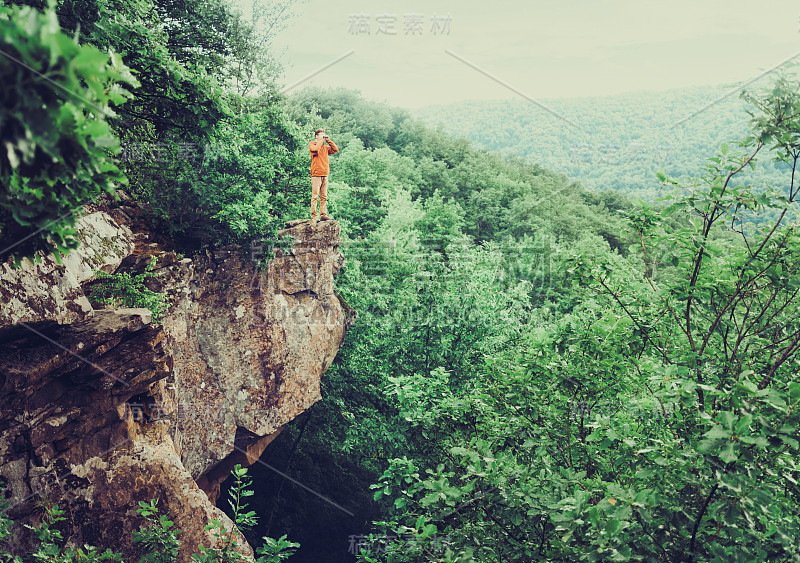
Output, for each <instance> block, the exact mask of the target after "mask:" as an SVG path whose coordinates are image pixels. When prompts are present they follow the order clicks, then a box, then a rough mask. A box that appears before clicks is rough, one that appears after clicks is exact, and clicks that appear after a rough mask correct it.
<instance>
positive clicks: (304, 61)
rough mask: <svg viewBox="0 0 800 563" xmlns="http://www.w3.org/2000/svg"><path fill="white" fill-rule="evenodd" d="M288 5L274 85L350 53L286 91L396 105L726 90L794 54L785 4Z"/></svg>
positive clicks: (799, 18) (796, 42)
mask: <svg viewBox="0 0 800 563" xmlns="http://www.w3.org/2000/svg"><path fill="white" fill-rule="evenodd" d="M233 1H234V2H238V3H240V4H241V5H242V6H243V10H244V11H245V13H247V10H248V5H249V4H250V3H251V2H252V0H233ZM287 12H291V17H290V19H289V21H288V22H287V27H286V29H284V30H283V31H281V32H280V33H279V34H278V35H276V36H275V38H274V39H273V47H272V49H273V52H275V53H278V54H280V57H279V60H280V61H281V63H282V64H283V66H284V75H283V78H282V80H281V83H282V85H283V86H284V87H287V86H292V85H294V84H295V83H296V82H298V81H300V80H302V79H304V78H306V77H307V76H308V75H310V74H312V73H314V72H316V71H318V70H319V69H321V68H322V67H324V66H326V65H328V64H329V63H331V62H332V61H334V60H336V59H338V58H340V57H342V56H344V55H347V54H348V53H350V52H351V51H352V54H350V55H348V56H346V57H344V58H342V59H341V60H340V61H339V62H337V63H335V64H333V65H331V66H330V67H329V68H326V69H325V70H322V71H321V72H319V73H318V74H316V75H315V76H314V77H312V78H309V79H308V80H306V81H304V82H303V83H302V84H300V85H297V86H296V87H295V88H293V89H292V90H296V89H300V88H303V87H305V86H317V87H323V88H324V87H328V86H344V87H347V88H351V89H355V90H360V91H361V92H362V94H363V95H364V96H365V97H367V98H369V99H373V100H377V101H385V102H388V103H389V104H390V105H394V106H401V107H407V108H415V107H420V106H424V105H428V104H438V103H449V102H456V101H461V100H482V99H486V100H488V99H509V98H516V97H520V96H521V95H524V96H528V97H530V98H533V99H537V100H539V99H541V100H547V99H553V98H561V97H584V96H596V95H607V94H616V93H621V92H630V91H641V90H649V91H661V90H668V89H671V88H679V87H685V86H696V85H718V84H726V85H730V86H731V87H733V86H735V85H736V84H739V83H742V82H745V81H747V80H749V79H751V78H753V77H755V76H757V75H759V74H760V73H762V72H764V71H765V70H767V69H770V68H772V67H774V66H776V65H778V64H779V63H781V62H782V61H785V60H786V59H788V58H789V57H792V56H793V55H795V54H797V55H798V58H797V59H796V60H798V61H800V2H796V1H795V2H790V1H784V0H765V1H763V2H751V1H743V0H690V1H687V0H670V1H664V0H660V1H657V2H656V1H652V0H565V1H564V2H560V3H559V2H555V1H552V0H549V1H544V0H529V1H521V0H460V1H458V2H455V1H448V0H429V1H427V2H424V1H419V0H411V1H404V2H386V1H384V0H328V1H324V0H297V1H296V2H295V3H294V4H293V5H292V6H290V8H289V9H288V10H287ZM415 21H416V22H419V23H418V24H417V26H416V27H414V26H413V25H412V22H415ZM381 22H384V23H383V24H382V23H381ZM358 23H360V24H361V25H360V26H358V25H354V24H358ZM391 23H393V26H392V25H390V24H391ZM364 24H366V25H364ZM437 24H438V25H437ZM448 25H449V31H448V30H447V26H448ZM367 26H368V29H367ZM381 26H383V30H382V31H386V32H391V31H392V27H393V29H394V31H395V33H394V34H391V33H384V32H379V28H380V27H381ZM407 26H410V27H411V28H412V29H410V30H407V29H406V27H407ZM434 28H435V29H434ZM407 31H409V32H408V33H407ZM447 51H450V54H449V53H448V52H447ZM487 74H489V75H492V76H494V77H496V78H497V79H499V80H501V81H503V82H505V83H506V84H508V85H509V86H511V87H513V88H514V89H516V90H517V91H518V92H517V93H515V92H513V91H512V90H511V89H509V88H507V87H505V86H503V85H501V84H498V83H497V81H495V80H493V79H492V78H490V77H489V76H487Z"/></svg>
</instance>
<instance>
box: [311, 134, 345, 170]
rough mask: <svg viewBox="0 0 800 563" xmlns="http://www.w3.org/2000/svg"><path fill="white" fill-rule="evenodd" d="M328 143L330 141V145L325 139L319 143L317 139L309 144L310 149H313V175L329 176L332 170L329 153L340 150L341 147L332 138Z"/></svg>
mask: <svg viewBox="0 0 800 563" xmlns="http://www.w3.org/2000/svg"><path fill="white" fill-rule="evenodd" d="M328 143H330V146H328V145H326V144H325V141H321V142H319V143H318V142H317V141H311V143H309V145H308V150H309V151H311V175H312V176H327V175H328V173H329V172H330V165H329V164H328V155H329V154H336V153H337V152H339V147H337V146H336V144H335V143H334V142H333V141H331V140H330V139H328Z"/></svg>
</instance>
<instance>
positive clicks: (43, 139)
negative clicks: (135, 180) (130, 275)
mask: <svg viewBox="0 0 800 563" xmlns="http://www.w3.org/2000/svg"><path fill="white" fill-rule="evenodd" d="M0 37H2V40H1V41H2V43H0V44H1V45H2V50H3V53H2V55H1V56H0V82H2V84H3V88H2V92H0V131H2V150H0V188H1V189H0V254H2V255H3V257H7V256H12V257H13V258H14V260H15V261H16V262H17V263H19V261H20V260H21V258H22V257H26V256H29V257H30V256H33V255H34V253H35V252H36V251H37V250H41V251H44V252H45V253H51V252H52V253H54V254H55V256H56V259H58V258H59V257H60V255H62V254H64V253H66V252H68V251H69V250H70V249H72V248H76V247H77V245H78V239H77V237H76V236H75V230H74V228H73V227H74V225H75V219H76V217H75V215H74V211H75V208H76V207H78V206H80V205H82V204H83V203H85V202H87V201H90V200H92V199H93V198H95V197H97V196H98V195H99V194H100V193H102V192H104V191H105V192H110V193H113V192H114V190H115V189H116V187H118V186H119V185H120V184H124V183H127V179H126V178H125V176H124V175H123V174H122V172H121V171H120V169H119V168H118V166H117V164H116V163H115V161H114V159H113V158H112V155H114V154H117V153H119V152H120V145H119V141H118V139H117V138H116V137H115V136H114V135H113V133H112V131H111V127H110V126H109V123H108V118H109V117H113V116H114V115H116V114H115V113H114V110H113V109H112V104H113V105H119V104H121V103H122V102H124V101H125V100H126V99H128V98H130V93H129V92H128V91H127V90H126V88H128V87H134V86H137V85H138V83H137V81H136V79H135V78H134V77H133V75H132V74H131V73H130V70H129V69H128V68H127V67H126V66H125V65H124V64H123V63H122V59H121V57H120V56H119V55H118V54H114V53H112V54H110V55H109V53H107V52H103V51H101V50H99V49H97V48H95V47H93V46H90V45H79V44H78V43H77V42H75V41H73V40H72V39H71V38H69V37H67V36H66V35H64V34H63V33H62V32H61V30H60V29H59V26H58V20H57V19H56V16H55V14H54V13H53V12H52V11H51V12H48V13H47V14H40V13H39V12H37V11H36V10H33V9H31V8H22V9H20V8H14V9H11V8H8V7H6V6H3V5H0Z"/></svg>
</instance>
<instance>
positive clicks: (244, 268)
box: [0, 206, 355, 561]
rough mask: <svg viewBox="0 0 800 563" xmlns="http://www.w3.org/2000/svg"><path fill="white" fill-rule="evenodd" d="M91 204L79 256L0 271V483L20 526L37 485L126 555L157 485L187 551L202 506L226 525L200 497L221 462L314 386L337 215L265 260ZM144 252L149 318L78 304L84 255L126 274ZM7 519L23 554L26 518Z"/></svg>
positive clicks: (331, 335) (326, 320)
mask: <svg viewBox="0 0 800 563" xmlns="http://www.w3.org/2000/svg"><path fill="white" fill-rule="evenodd" d="M90 211H92V213H90V214H89V215H87V216H86V217H85V218H84V223H85V230H86V233H87V235H86V239H85V240H86V248H84V249H83V250H82V253H81V254H75V255H74V256H73V255H72V254H71V255H70V256H69V260H65V261H64V264H63V265H61V266H58V265H53V264H50V265H48V266H47V267H45V266H43V265H38V266H36V267H32V268H28V269H27V270H14V271H11V270H10V269H3V270H2V271H0V292H1V293H2V295H3V301H2V303H3V312H2V315H0V485H2V484H4V485H5V488H6V492H5V496H6V498H7V499H8V501H9V502H11V504H12V505H13V509H12V510H11V512H10V515H11V516H12V517H14V519H15V520H16V521H17V522H18V523H19V524H22V523H30V522H36V521H37V519H38V517H39V513H38V509H37V501H40V500H42V499H45V500H47V501H48V502H52V503H58V504H59V506H61V507H62V508H65V509H66V510H67V513H68V515H69V525H68V529H65V530H63V533H64V536H65V537H68V538H69V542H70V543H71V544H73V545H83V544H90V545H96V546H98V547H103V548H105V547H111V548H112V549H114V550H115V551H121V552H123V553H124V555H125V557H124V559H125V560H126V561H137V560H138V559H139V557H140V556H141V554H140V553H139V552H138V546H135V545H134V544H132V542H131V532H132V531H134V530H137V529H138V528H139V526H141V525H142V524H143V519H142V518H141V517H140V516H139V515H138V514H137V513H136V512H135V509H136V508H137V503H138V501H149V500H150V499H152V498H158V499H159V507H160V508H161V509H162V511H164V512H166V513H167V514H168V515H169V517H170V519H171V520H173V521H174V522H175V526H176V527H177V528H179V529H181V530H182V533H181V535H180V539H181V542H182V548H181V554H180V558H179V560H180V561H189V559H190V556H191V553H193V552H197V551H198V548H199V546H200V545H206V546H208V545H211V544H212V542H213V539H212V538H211V537H210V535H209V533H208V532H206V531H205V530H204V529H203V528H204V526H205V525H207V524H208V523H209V520H210V519H211V518H218V519H219V520H220V521H222V522H223V523H224V524H225V525H226V526H227V527H229V528H230V527H231V526H232V523H231V522H230V520H229V519H228V518H227V517H226V516H225V515H224V514H223V513H222V512H221V511H219V510H218V509H217V508H216V507H215V506H214V501H215V500H216V497H217V495H218V494H219V485H220V483H221V482H222V481H223V480H224V479H225V478H227V476H228V475H229V472H230V469H231V467H232V466H233V464H234V463H242V464H243V465H249V464H252V463H254V462H255V461H256V460H257V459H258V457H259V456H260V455H261V453H262V452H263V450H264V448H265V447H267V445H268V444H269V442H271V441H272V440H273V439H274V438H275V437H276V436H277V435H278V433H279V432H280V431H281V429H282V427H283V425H284V424H286V423H287V422H290V421H291V420H292V419H293V418H295V417H296V416H297V415H298V414H300V413H301V412H303V411H304V410H305V409H307V408H309V407H310V406H311V405H312V404H313V403H314V402H316V401H318V400H319V399H320V385H319V384H320V377H321V376H322V374H323V373H324V372H325V370H326V369H327V368H328V367H329V366H330V363H331V362H332V361H333V358H334V357H335V355H336V352H337V351H338V350H339V347H340V346H341V344H342V342H343V339H344V336H345V332H346V330H347V327H348V326H349V324H350V323H351V322H352V321H353V319H354V317H355V315H354V313H353V311H352V310H351V309H350V308H349V307H348V306H347V305H346V304H345V303H344V302H343V301H342V300H340V298H339V297H338V296H337V295H336V293H335V291H334V286H333V276H334V275H335V274H336V273H337V272H338V271H339V269H340V268H341V267H342V264H343V263H344V258H343V257H342V255H341V253H340V252H339V251H338V246H339V244H341V238H340V231H339V225H338V223H336V222H334V221H327V222H324V223H319V224H318V225H316V226H312V225H311V224H310V223H308V222H300V223H299V224H295V225H293V226H292V227H291V228H289V229H286V230H285V231H283V232H282V233H281V234H286V235H291V236H293V237H294V243H293V244H291V245H290V246H289V247H288V248H284V249H282V250H277V249H276V250H275V251H274V254H270V255H269V256H270V257H272V256H274V257H272V259H271V260H269V262H268V263H267V264H266V267H265V268H264V269H263V271H261V270H259V269H258V268H257V264H256V263H255V262H254V261H253V260H251V258H252V252H251V251H252V249H249V250H248V251H245V250H244V249H241V248H239V247H234V246H231V247H225V248H222V249H218V250H215V251H213V252H207V253H206V254H205V255H200V256H195V257H193V258H191V259H190V258H184V257H181V256H179V255H176V254H174V253H172V252H165V251H163V250H161V249H160V247H159V246H158V245H156V244H155V243H152V242H149V241H148V240H147V233H144V232H142V231H141V230H138V231H137V229H136V228H135V227H134V228H133V230H132V229H131V226H132V225H133V221H132V220H131V218H132V217H134V216H135V214H136V212H137V210H136V208H135V207H130V206H129V207H122V208H117V209H97V208H95V209H90ZM115 237H116V238H115ZM262 244H264V245H265V249H264V252H265V253H266V252H271V250H270V248H267V247H271V246H272V245H271V243H270V241H263V243H262ZM109 249H113V250H109ZM151 256H155V257H156V258H157V262H156V265H155V268H154V270H153V273H154V274H155V275H154V276H153V277H149V278H147V281H146V284H147V285H148V287H149V288H150V289H152V290H154V291H158V292H160V293H162V294H163V295H164V296H165V298H166V299H167V300H168V302H169V305H168V310H167V312H166V314H165V315H164V316H163V323H162V324H156V323H154V322H153V321H152V318H151V314H150V311H148V310H146V309H117V310H111V309H99V310H92V309H91V306H90V305H89V304H88V300H86V295H85V294H84V289H85V290H87V291H88V290H89V289H90V288H91V286H92V284H93V283H95V282H93V281H92V279H91V277H92V273H93V271H94V270H96V269H103V270H105V271H109V272H113V271H115V270H116V271H126V272H129V273H131V274H132V275H135V274H138V273H141V272H143V271H144V270H145V268H146V267H147V265H148V264H149V263H150V259H151ZM48 268H49V269H48ZM65 280H66V281H65ZM59 283H60V284H61V285H60V286H59ZM53 285H55V286H56V287H55V288H54V287H52V286H53ZM48 289H50V290H52V291H51V294H50V295H49V296H48ZM11 295H14V296H16V297H14V298H12V297H11ZM14 299H15V300H14ZM17 528H18V531H19V533H18V534H17V535H16V536H15V538H16V542H17V549H18V550H20V552H21V553H22V552H23V550H24V546H25V543H26V542H27V541H28V540H29V534H30V533H29V532H28V531H26V530H24V529H23V528H22V526H21V525H19V526H17ZM26 534H27V535H26ZM240 540H241V542H242V543H243V546H244V547H243V553H244V554H245V555H252V550H251V549H250V548H249V546H247V545H246V544H245V543H244V542H243V539H242V538H240Z"/></svg>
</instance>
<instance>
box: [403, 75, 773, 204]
mask: <svg viewBox="0 0 800 563" xmlns="http://www.w3.org/2000/svg"><path fill="white" fill-rule="evenodd" d="M767 80H769V78H763V79H762V83H763V82H766V81H767ZM756 84H759V83H756ZM542 104H543V105H544V106H546V107H547V108H549V109H551V110H552V113H551V112H548V111H547V110H545V109H543V108H542V107H540V106H536V105H534V104H531V103H529V102H526V101H524V100H518V99H512V100H504V101H489V102H487V101H474V102H466V103H460V104H452V105H443V106H442V105H439V106H430V107H426V108H422V109H420V110H417V111H415V115H417V116H418V117H420V118H421V119H423V120H424V121H425V122H426V123H428V124H430V125H433V126H436V125H439V126H441V127H442V128H443V129H444V130H445V131H447V132H448V133H450V134H452V135H456V136H458V137H464V138H467V139H470V140H472V141H473V142H475V144H476V145H477V146H480V147H484V148H488V149H492V150H494V151H498V152H500V153H502V154H512V155H518V156H520V157H522V158H524V159H526V160H527V161H529V162H535V163H537V164H540V165H542V166H546V167H547V168H549V169H551V170H556V171H558V172H561V173H562V174H566V175H567V176H568V177H569V178H572V179H575V180H578V181H580V182H581V183H582V184H583V185H584V186H586V187H588V188H591V189H596V190H614V191H620V192H624V193H627V194H629V195H631V196H635V197H640V198H642V199H645V200H648V201H654V200H655V199H656V198H658V197H660V196H661V195H663V194H664V190H663V189H662V185H661V184H660V183H659V182H658V180H657V179H656V177H655V176H654V174H653V170H655V169H658V168H663V169H664V170H665V171H666V172H667V173H668V174H670V175H671V176H673V177H681V176H684V175H689V176H697V175H699V174H700V173H701V172H702V167H703V164H704V162H705V158H706V157H707V155H708V153H709V150H713V149H714V148H715V147H718V146H719V145H720V144H721V143H723V142H730V141H738V140H740V139H742V138H744V137H745V136H746V135H747V114H746V109H747V105H746V103H745V102H744V101H743V100H742V99H741V97H740V96H739V95H738V92H737V91H736V89H735V87H734V86H733V85H725V86H716V87H714V86H704V87H695V88H681V89H676V90H670V91H667V92H636V93H630V94H620V95H614V96H603V97H576V98H567V99H557V100H543V101H542ZM786 172H787V168H786V166H785V165H784V164H782V163H776V162H764V163H762V165H761V166H760V167H759V169H758V170H757V171H754V172H753V179H754V181H755V182H757V183H758V184H761V185H766V184H772V185H779V184H780V182H781V178H782V177H783V176H784V175H785V173H786Z"/></svg>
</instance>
